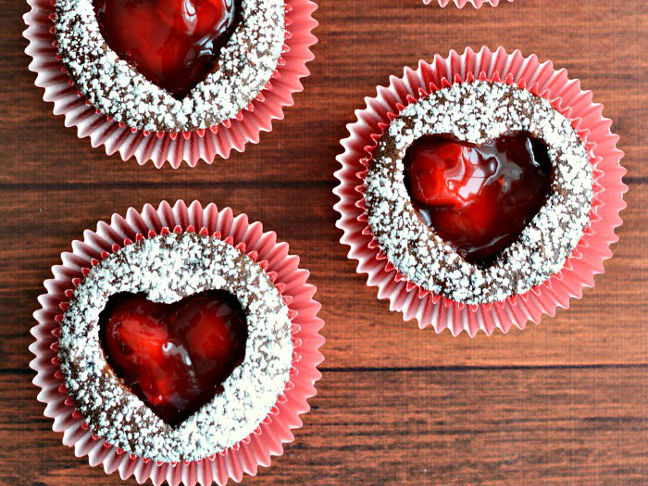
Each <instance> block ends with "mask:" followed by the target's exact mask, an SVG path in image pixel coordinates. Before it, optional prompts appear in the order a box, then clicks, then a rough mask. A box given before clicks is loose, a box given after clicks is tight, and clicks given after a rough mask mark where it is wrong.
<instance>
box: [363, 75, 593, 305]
mask: <svg viewBox="0 0 648 486" xmlns="http://www.w3.org/2000/svg"><path fill="white" fill-rule="evenodd" d="M512 131H526V132H529V133H531V134H532V135H534V136H535V137H537V138H539V139H541V140H543V141H544V142H545V143H546V144H547V146H548V148H549V155H550V157H551V159H552V164H553V167H554V173H553V175H552V194H551V195H550V197H549V198H548V200H547V202H546V203H545V205H544V206H543V207H542V208H541V209H540V211H539V212H538V213H537V214H536V216H535V217H534V218H533V219H532V221H531V222H530V223H529V225H528V226H527V227H526V228H525V229H524V230H523V231H522V233H521V234H520V237H519V238H518V240H517V241H516V242H515V243H513V244H512V245H511V246H509V247H508V248H507V249H506V250H504V251H503V252H502V253H501V254H500V255H499V256H498V258H497V260H496V262H495V263H494V264H493V265H492V266H490V267H488V268H485V269H484V268H480V267H479V266H476V265H471V264H469V263H467V262H466V261H465V260H463V258H461V256H459V254H458V253H457V252H456V251H455V250H454V249H453V248H452V247H451V246H450V245H449V244H448V243H446V242H444V241H442V240H441V239H440V238H439V237H438V236H437V235H436V234H434V232H433V231H432V230H431V229H430V228H428V227H427V226H426V225H425V224H424V223H423V222H422V221H421V220H420V218H419V217H418V216H417V215H416V212H415V210H414V208H413V206H412V203H411V200H410V196H409V194H408V192H407V189H406V187H405V183H404V166H403V157H404V156H405V152H406V150H407V148H408V147H409V146H410V145H411V144H412V142H414V140H416V139H418V138H419V137H421V136H424V135H434V134H450V135H452V136H454V137H455V138H457V139H459V140H462V141H467V142H470V143H474V144H477V145H480V144H483V143H485V142H487V141H489V140H494V139H496V138H498V137H499V136H501V135H503V134H505V133H507V132H512ZM393 154H396V155H395V156H393ZM372 155H373V160H372V162H371V163H370V164H369V170H368V171H367V174H366V178H365V184H364V190H365V199H366V208H367V220H368V224H369V227H370V228H371V231H372V233H373V236H374V237H375V239H376V241H377V243H378V245H379V247H380V249H381V250H382V251H383V252H384V253H385V255H386V257H387V260H388V261H389V264H391V265H393V267H394V268H396V269H397V270H398V271H399V272H401V273H402V274H403V275H404V276H405V277H406V278H407V279H409V280H410V281H411V282H413V283H415V284H417V285H419V286H421V287H422V288H424V289H426V290H429V291H431V292H433V293H435V294H439V295H443V296H445V297H447V298H449V299H451V300H454V301H457V302H463V303H466V304H480V303H487V302H495V301H503V300H504V299H506V298H507V297H509V296H511V295H515V294H522V293H524V292H526V291H528V290H529V289H531V288H532V287H534V286H536V285H538V284H541V283H542V282H544V281H545V280H546V279H547V278H549V277H550V276H551V275H553V274H555V273H557V272H558V271H559V270H560V269H561V268H562V266H563V265H564V262H565V260H566V259H567V257H569V255H570V254H571V252H572V250H573V249H574V248H575V246H576V245H577V244H578V241H579V240H580V238H581V236H582V235H583V232H584V229H585V227H586V225H587V222H588V220H589V213H590V209H591V200H592V167H591V164H590V162H589V157H588V154H587V151H586V149H585V146H584V145H583V143H582V142H581V140H580V138H579V137H578V134H577V133H576V131H575V130H574V129H573V128H572V126H571V124H570V122H569V120H568V119H566V118H565V117H564V116H563V115H562V114H560V113H559V112H558V111H557V110H554V109H553V108H552V107H551V104H550V103H549V102H548V101H547V100H545V99H543V98H540V97H537V96H535V95H533V94H531V93H530V92H529V91H527V90H524V89H521V88H518V87H515V86H511V85H508V84H506V83H490V82H484V81H475V82H473V83H457V84H454V85H452V86H450V87H446V88H443V89H441V90H438V91H436V92H434V93H432V94H430V95H429V96H427V97H425V98H422V99H420V100H418V101H417V102H414V103H412V104H410V105H408V106H407V107H405V108H404V109H403V110H402V111H401V113H400V115H399V116H398V117H397V118H395V119H394V120H393V121H392V122H391V124H390V125H389V127H388V128H387V130H386V132H385V134H384V135H383V137H382V138H381V139H380V141H379V142H378V144H377V146H376V148H375V149H374V150H373V154H372Z"/></svg>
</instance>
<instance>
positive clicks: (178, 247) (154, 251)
mask: <svg viewBox="0 0 648 486" xmlns="http://www.w3.org/2000/svg"><path fill="white" fill-rule="evenodd" d="M145 212H148V214H146V213H143V214H142V215H141V216H140V215H137V216H135V217H134V214H137V213H134V212H131V213H130V219H131V221H133V220H135V221H133V223H134V226H133V227H130V226H126V227H123V226H122V227H120V226H121V225H120V224H119V223H117V224H115V222H116V221H118V220H116V219H115V218H113V225H114V226H113V227H108V228H109V229H108V230H107V231H106V232H105V233H104V234H103V235H102V236H98V235H96V234H95V235H92V236H91V235H89V234H86V236H87V237H88V238H89V239H88V240H87V243H85V244H86V245H89V248H84V249H81V248H80V245H77V246H76V247H75V248H76V249H77V251H80V253H79V254H78V255H74V258H73V260H74V259H76V261H77V263H79V262H80V261H81V260H82V259H83V258H84V256H88V255H92V254H93V253H96V251H95V250H94V249H93V248H92V247H93V246H95V245H98V246H99V248H98V249H99V255H96V256H95V257H90V260H89V262H88V264H89V265H88V266H82V267H81V268H80V269H75V268H73V267H70V268H64V271H63V272H61V273H59V272H56V271H55V274H56V275H57V279H56V280H55V281H53V283H50V284H48V288H49V289H50V294H48V295H47V297H46V298H45V299H44V300H42V301H43V302H48V303H50V304H52V305H57V304H54V302H53V301H55V300H56V299H57V297H56V293H57V292H58V291H59V290H58V289H59V287H66V286H67V285H70V288H67V289H66V290H65V291H64V296H63V300H62V301H60V302H59V303H58V305H57V306H58V307H59V309H61V310H62V313H61V314H57V315H56V317H54V319H52V317H51V309H49V308H47V307H44V309H43V310H42V311H40V312H38V313H37V314H36V316H37V318H38V319H39V322H40V324H39V326H37V327H36V328H34V331H33V332H34V334H35V335H36V336H37V338H38V341H37V343H36V344H35V345H34V346H33V347H32V351H34V352H35V354H36V356H37V358H36V360H34V362H33V363H32V366H33V367H34V368H35V369H36V370H37V371H38V372H39V373H38V376H37V378H36V380H35V382H36V383H37V384H38V385H39V386H41V387H42V388H43V393H42V394H41V397H40V398H41V399H42V400H43V401H46V402H47V403H49V404H51V405H52V406H51V407H50V408H48V412H47V413H48V414H50V416H53V417H54V418H55V419H56V421H55V429H56V428H57V426H56V424H59V425H58V426H61V424H64V425H63V430H64V431H65V434H66V437H68V438H69V437H75V439H74V441H73V443H74V445H75V449H76V451H77V453H78V454H79V455H85V454H88V455H89V457H90V462H91V464H96V463H97V462H102V463H103V464H104V467H105V468H106V470H107V471H111V470H114V469H118V468H119V469H120V470H121V468H123V467H125V466H124V465H123V464H122V463H123V462H124V461H126V462H127V463H129V464H132V466H133V473H134V474H136V475H137V474H143V475H144V478H146V477H150V478H151V479H152V480H153V481H154V482H156V483H158V482H161V481H162V480H167V481H169V482H170V483H171V484H177V483H178V481H177V479H174V478H177V476H178V471H182V477H184V478H185V479H184V480H183V481H184V482H185V484H195V482H196V481H197V479H196V471H198V470H200V471H202V473H201V474H203V475H206V476H204V477H201V481H203V480H204V481H207V479H208V481H207V482H212V481H215V482H218V483H220V484H224V483H225V482H227V478H228V477H232V478H234V479H236V480H237V481H240V479H241V477H240V476H241V474H242V472H243V471H245V472H248V473H250V474H255V472H256V469H257V467H258V465H259V464H266V465H267V463H268V462H269V457H270V455H271V454H277V453H280V452H281V443H282V442H284V441H286V440H289V437H291V434H290V429H291V428H294V427H297V426H299V425H300V424H301V421H300V420H299V418H298V414H299V413H303V412H305V411H307V410H308V405H307V403H306V399H307V398H308V397H310V396H311V395H313V394H314V388H313V383H314V381H315V380H317V379H318V378H319V373H318V372H317V369H316V366H317V364H318V363H319V362H320V361H321V359H322V357H321V355H320V354H319V352H318V350H317V348H318V347H319V346H320V345H321V344H322V342H323V340H322V339H321V337H320V336H319V334H318V332H317V331H318V330H319V328H320V327H321V321H319V320H318V319H317V317H316V312H317V310H318V309H319V304H317V303H316V302H314V301H312V299H311V297H312V294H313V289H312V287H310V286H308V285H305V284H304V272H303V271H300V270H298V269H297V268H296V267H294V265H293V262H294V260H293V261H291V259H290V258H288V259H286V257H287V254H286V252H285V248H283V247H282V245H281V244H279V245H276V246H273V239H274V235H272V234H270V233H262V232H261V230H260V225H258V224H256V225H248V224H247V220H245V219H242V218H241V217H239V218H236V219H232V218H231V212H229V211H228V210H225V211H221V212H218V211H217V210H216V208H215V207H213V206H208V207H207V208H205V209H204V210H203V209H202V208H201V207H200V206H199V205H197V204H193V205H192V206H191V207H189V208H187V207H186V206H184V204H179V205H176V207H175V208H173V210H172V208H171V207H170V206H168V205H165V204H163V205H161V206H160V208H159V209H158V211H157V212H156V211H155V210H153V209H152V208H145ZM174 212H175V214H174ZM151 214H154V215H155V216H154V218H151V219H148V218H149V217H150V215H151ZM196 214H198V215H199V216H198V217H196ZM169 216H171V217H170V218H169ZM146 219H148V221H146ZM192 219H193V220H198V221H196V222H197V223H198V226H197V227H198V228H200V229H199V230H197V229H195V228H194V227H193V225H191V224H188V223H187V221H189V220H192ZM162 221H166V222H169V223H172V222H173V221H177V222H178V223H179V224H178V225H176V226H175V227H173V228H172V231H171V230H169V229H168V227H167V226H165V225H164V223H162ZM183 221H184V224H183ZM147 223H148V224H147ZM146 226H148V231H147V232H145V235H144V234H143V233H142V232H141V231H142V229H143V228H144V227H146ZM101 227H102V226H101V225H100V228H101ZM103 228H105V226H103ZM132 231H133V232H134V234H131V232H132ZM119 233H122V234H124V233H125V235H126V238H125V240H124V241H123V243H122V244H121V245H120V244H118V243H115V242H114V241H115V237H117V234H119ZM117 240H118V241H119V238H118V237H117ZM267 258H270V259H271V260H272V263H270V261H269V260H268V259H267ZM70 261H71V260H70V259H68V258H64V262H70ZM68 265H69V263H68ZM81 265H84V264H83V263H81ZM75 273H76V274H77V275H78V276H74V275H75ZM279 274H281V277H279ZM63 275H65V277H66V278H67V279H68V281H67V284H66V283H65V280H66V278H61V277H62V276H63ZM287 286H290V290H287ZM52 336H53V337H54V338H55V340H54V341H53V342H52V343H51V344H49V345H47V340H48V339H51V338H52ZM47 350H50V351H51V352H53V353H55V355H54V356H53V357H50V356H49V353H50V351H47ZM298 375H299V376H298ZM63 418H65V420H62V419H63ZM70 445H71V444H70ZM98 452H100V454H99V456H98V455H97V454H98ZM152 464H155V467H154V468H151V467H150V465H152ZM140 469H143V470H144V471H145V472H142V471H140V472H139V473H138V472H137V471H138V470H140ZM186 478H189V480H187V479H186ZM191 478H193V479H191ZM137 479H138V480H140V479H141V478H140V477H138V478H137Z"/></svg>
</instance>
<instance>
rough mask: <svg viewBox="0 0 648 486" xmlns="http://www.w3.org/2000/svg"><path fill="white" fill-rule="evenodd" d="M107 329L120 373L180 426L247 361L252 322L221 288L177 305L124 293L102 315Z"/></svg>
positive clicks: (109, 355) (106, 340) (107, 349)
mask: <svg viewBox="0 0 648 486" xmlns="http://www.w3.org/2000/svg"><path fill="white" fill-rule="evenodd" d="M100 334H101V339H102V346H103V350H104V353H105V355H106V360H107V361H108V364H109V365H110V367H111V368H112V369H113V371H114V372H115V374H116V375H117V376H119V377H120V378H121V379H122V380H123V382H124V384H125V385H127V386H128V387H129V388H130V389H131V391H132V392H133V393H135V394H136V395H137V396H138V397H139V398H140V399H142V400H143V401H144V402H145V403H146V404H147V405H148V407H149V408H150V409H151V410H152V411H153V412H154V413H155V414H157V415H158V416H159V417H160V418H162V419H163V420H164V421H165V422H167V423H168V424H171V425H177V424H179V423H181V422H183V421H184V420H185V419H186V418H187V417H189V416H190V415H191V414H192V413H194V412H195V411H197V410H198V409H199V408H200V407H201V406H202V405H204V404H205V403H207V402H208V401H210V400H211V399H212V397H213V396H214V395H215V394H218V393H220V392H222V387H221V385H222V383H223V382H224V381H225V379H227V377H228V376H229V375H230V374H231V373H232V371H233V370H234V368H236V367H237V366H238V365H239V364H240V363H241V362H242V361H243V357H244V355H245V343H246V341H247V324H246V320H245V313H244V312H243V309H242V307H241V305H240V303H239V302H238V300H237V299H236V297H234V296H233V295H231V294H229V293H228V292H225V291H221V290H213V291H208V292H203V293H200V294H196V295H193V296H190V297H187V298H185V299H182V300H181V301H179V302H176V303H173V304H161V303H155V302H151V301H149V300H146V298H145V297H143V296H142V295H135V294H117V295H115V296H113V297H111V298H110V301H109V303H108V305H107V306H106V308H105V309H104V311H103V312H102V314H101V319H100Z"/></svg>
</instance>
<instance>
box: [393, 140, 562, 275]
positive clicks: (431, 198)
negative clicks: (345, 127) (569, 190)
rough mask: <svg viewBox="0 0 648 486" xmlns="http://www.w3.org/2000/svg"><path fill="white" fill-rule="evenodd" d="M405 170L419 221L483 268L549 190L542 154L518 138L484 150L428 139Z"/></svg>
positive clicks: (410, 155)
mask: <svg viewBox="0 0 648 486" xmlns="http://www.w3.org/2000/svg"><path fill="white" fill-rule="evenodd" d="M405 170H406V185H407V188H408V191H409V193H410V197H411V198H412V203H413V204H414V207H415V208H416V210H417V212H418V214H419V217H420V218H421V219H422V221H423V222H425V223H426V224H427V225H428V226H430V227H431V228H433V229H434V231H435V233H436V234H438V235H439V236H440V237H441V238H442V239H443V240H445V241H447V242H449V243H451V244H452V245H454V246H455V248H456V249H457V250H458V251H459V253H460V254H462V256H463V257H464V258H465V259H466V261H468V262H470V263H477V264H480V265H483V266H487V265H489V264H492V263H493V262H494V261H495V259H496V258H497V255H498V254H499V253H500V252H501V251H502V250H504V249H505V248H507V247H508V246H510V245H511V244H512V243H513V242H514V241H515V240H516V239H517V237H518V236H519V235H520V233H521V232H522V230H523V229H524V227H525V226H526V225H527V224H528V223H529V221H530V220H531V219H532V218H533V217H534V216H535V215H536V214H537V212H538V211H539V210H540V208H541V207H542V205H543V204H544V203H545V201H546V199H547V197H548V195H549V192H550V189H551V161H550V159H549V154H548V151H547V147H546V145H545V144H544V143H543V142H541V141H540V140H538V139H535V138H533V137H532V136H531V135H530V134H528V133H523V132H521V133H516V134H509V135H505V136H502V137H500V138H498V139H497V140H495V141H493V142H489V143H487V144H484V145H481V146H474V145H472V144H469V143H466V142H459V141H456V140H454V139H452V138H450V137H448V136H444V135H433V136H425V137H422V138H420V139H419V140H417V141H415V142H414V144H412V146H411V147H410V148H409V149H408V151H407V154H406V156H405Z"/></svg>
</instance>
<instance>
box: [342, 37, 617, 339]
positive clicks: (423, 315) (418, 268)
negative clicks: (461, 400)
mask: <svg viewBox="0 0 648 486" xmlns="http://www.w3.org/2000/svg"><path fill="white" fill-rule="evenodd" d="M577 87H578V83H577V82H574V81H572V80H570V79H569V78H568V77H567V74H566V72H565V70H559V71H558V70H554V69H553V66H552V65H551V63H540V62H539V61H538V59H537V57H536V56H529V57H524V56H523V55H522V54H521V53H520V51H514V52H512V53H507V52H506V51H505V50H504V49H503V48H500V49H498V50H497V51H490V50H489V49H487V48H482V49H481V50H480V51H479V52H475V51H473V50H472V49H470V48H468V49H466V51H465V52H464V53H463V54H459V53H457V52H454V51H452V52H451V53H450V55H449V56H447V57H441V56H436V57H435V58H434V61H433V62H432V63H426V62H424V61H420V63H419V66H418V68H417V69H416V70H413V69H409V68H405V72H404V74H403V76H402V77H401V78H396V77H392V78H391V81H390V85H389V86H387V87H379V88H378V94H377V95H376V97H375V98H371V99H368V100H367V106H366V108H364V109H362V110H358V111H357V116H358V120H357V122H355V123H353V124H351V125H349V131H350V136H349V137H348V138H346V139H344V140H342V145H343V147H344V149H345V151H344V153H343V154H342V155H340V156H339V157H338V160H339V161H340V163H341V164H342V168H341V169H340V170H338V171H337V172H336V177H337V178H338V179H339V181H340V184H339V185H338V187H336V188H335V190H334V192H335V194H337V195H338V197H339V198H340V201H339V202H338V203H337V204H336V206H335V208H336V209H337V211H338V212H339V213H340V216H341V217H340V219H339V220H338V223H337V226H338V227H339V228H341V229H342V230H343V232H344V234H343V236H342V238H341V242H342V243H344V244H347V245H349V246H350V247H351V251H350V252H349V257H350V258H355V259H357V260H358V272H362V273H367V274H368V284H369V285H376V286H377V287H379V292H378V295H379V297H380V298H388V299H389V300H390V304H391V305H390V309H392V310H399V311H402V312H403V317H404V319H406V320H409V319H413V318H414V319H416V320H418V323H419V326H420V327H421V328H424V327H427V326H432V327H434V329H435V330H436V331H437V332H441V331H443V330H444V329H450V331H451V332H452V333H453V334H459V333H461V332H463V331H466V332H468V333H469V334H470V335H471V336H474V335H475V334H476V333H477V332H478V331H480V330H482V331H484V332H485V333H486V334H491V333H492V332H493V331H494V330H496V329H500V330H501V331H503V332H507V331H508V330H509V329H510V328H511V327H512V326H516V327H519V328H524V327H525V326H526V323H527V322H528V321H533V322H538V321H539V320H540V318H541V317H542V316H543V315H544V314H549V315H553V314H554V313H555V312H556V309H557V308H559V307H567V306H568V303H569V300H570V299H571V298H580V297H581V296H582V290H583V288H585V287H590V286H592V285H593V282H594V279H593V277H594V275H595V274H597V273H601V272H602V271H603V265H602V262H603V260H604V259H605V258H608V257H609V256H611V251H610V250H609V246H610V244H611V243H613V242H615V241H616V240H617V238H616V235H615V233H614V231H615V228H616V227H617V226H618V225H619V224H620V223H621V220H620V218H619V217H618V213H619V211H620V210H621V209H623V207H625V204H624V202H623V193H624V192H625V190H626V189H627V188H626V187H625V185H624V184H623V183H622V181H621V178H622V176H623V174H624V173H625V171H624V169H623V168H622V167H621V166H620V160H621V157H622V156H623V153H622V152H621V151H620V150H618V149H617V148H616V142H617V140H618V137H617V136H616V135H613V134H612V133H611V132H610V130H609V127H610V125H611V122H610V120H607V119H605V118H603V117H602V115H601V109H600V105H596V104H594V103H592V101H591V99H592V96H591V93H589V92H583V91H581V90H580V89H578V88H577ZM602 215H605V217H602Z"/></svg>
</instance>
